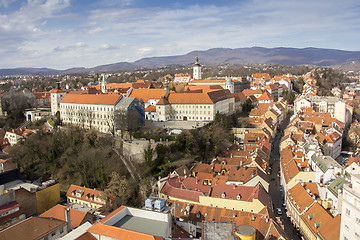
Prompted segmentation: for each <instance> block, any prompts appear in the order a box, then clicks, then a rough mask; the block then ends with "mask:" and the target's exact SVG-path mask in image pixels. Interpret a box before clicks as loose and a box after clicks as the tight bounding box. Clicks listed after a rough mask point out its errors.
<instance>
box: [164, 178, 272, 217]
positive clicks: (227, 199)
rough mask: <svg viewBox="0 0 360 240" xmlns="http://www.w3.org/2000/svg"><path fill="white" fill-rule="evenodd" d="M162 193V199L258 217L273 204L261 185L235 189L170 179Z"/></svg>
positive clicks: (194, 181)
mask: <svg viewBox="0 0 360 240" xmlns="http://www.w3.org/2000/svg"><path fill="white" fill-rule="evenodd" d="M159 184H160V183H159ZM158 189H159V197H161V198H165V199H170V200H179V201H184V202H188V203H190V204H191V203H194V204H200V205H204V206H215V207H220V208H230V209H236V210H240V209H241V210H242V211H247V212H254V213H258V212H260V211H261V210H262V209H263V208H265V207H268V206H270V205H269V204H270V202H271V200H270V197H269V195H268V193H267V192H266V190H265V189H264V188H263V187H262V186H261V184H258V185H256V187H247V186H236V185H232V186H231V185H226V184H220V183H217V182H216V181H215V183H213V184H211V185H210V186H209V185H208V182H206V181H204V180H203V179H198V178H193V177H187V178H183V177H170V179H168V180H167V181H166V183H165V184H164V185H163V187H159V188H158Z"/></svg>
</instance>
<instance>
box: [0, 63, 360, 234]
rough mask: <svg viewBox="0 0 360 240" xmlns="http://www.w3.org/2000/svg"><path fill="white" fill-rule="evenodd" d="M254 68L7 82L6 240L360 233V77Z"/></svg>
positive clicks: (1, 230) (1, 201) (1, 200)
mask: <svg viewBox="0 0 360 240" xmlns="http://www.w3.org/2000/svg"><path fill="white" fill-rule="evenodd" d="M250 68H251V67H247V68H246V69H245V70H244V71H243V72H246V73H249V74H247V75H236V76H234V75H230V74H234V73H236V71H234V70H232V69H229V68H225V67H224V68H220V70H219V69H218V70H219V71H218V72H217V73H219V72H221V74H219V75H221V76H219V75H216V74H214V75H213V76H212V75H211V74H213V73H214V72H215V70H213V69H206V68H205V69H204V66H202V64H201V62H200V61H199V59H198V58H196V61H195V63H194V64H193V66H192V68H191V71H189V69H180V68H178V69H176V70H174V71H173V73H168V72H166V71H164V70H163V69H159V70H149V71H147V70H139V71H135V72H122V73H95V72H92V73H89V74H88V75H86V76H85V75H83V76H77V77H76V76H71V75H59V76H48V77H46V78H36V77H34V76H21V77H19V76H7V77H4V78H3V79H2V82H1V86H2V89H3V92H2V93H1V94H0V99H1V105H2V108H1V111H0V117H1V119H0V124H1V127H2V128H1V129H0V133H1V134H0V138H1V139H0V148H1V158H2V159H1V169H0V170H1V171H0V172H1V173H0V209H1V210H0V212H1V215H0V239H81V240H93V239H204V240H206V239H225V240H227V239H229V240H232V239H234V240H235V239H254V240H255V239H324V240H325V239H326V240H332V239H334V240H335V239H345V240H346V239H348V240H350V239H357V238H360V232H359V230H358V225H359V224H360V204H359V203H360V190H359V189H360V155H359V154H358V150H359V146H360V125H359V122H358V121H360V117H359V116H360V112H359V108H358V104H359V100H360V94H359V91H360V87H359V86H358V84H357V82H358V81H359V76H356V75H354V74H350V75H349V76H347V75H346V74H343V73H340V72H338V71H337V70H333V69H331V68H315V67H313V68H308V67H306V68H300V69H301V71H300V70H299V68H297V69H296V71H297V73H295V72H288V73H283V71H284V70H283V69H285V68H284V67H281V68H282V69H281V70H279V69H280V67H276V66H275V67H274V66H267V67H265V66H264V67H261V68H258V67H257V68H255V69H256V72H254V73H251V74H250V72H249V69H250ZM289 69H291V68H289ZM261 70H262V71H261ZM267 70H268V72H270V73H267ZM277 71H279V72H281V74H276V72H277ZM299 72H301V73H299ZM227 74H229V75H227ZM205 75H206V77H204V76H205ZM223 75H224V76H223ZM140 76H141V77H142V78H143V79H140ZM156 78H157V79H156ZM40 79H41V80H40Z"/></svg>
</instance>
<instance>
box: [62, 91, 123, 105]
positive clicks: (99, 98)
mask: <svg viewBox="0 0 360 240" xmlns="http://www.w3.org/2000/svg"><path fill="white" fill-rule="evenodd" d="M121 98H122V96H121V95H118V94H80V95H77V94H66V95H65V97H64V98H63V99H62V100H61V101H60V102H61V103H82V104H104V105H115V104H116V103H117V102H118V101H119V100H120V99H121Z"/></svg>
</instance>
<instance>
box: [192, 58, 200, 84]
mask: <svg viewBox="0 0 360 240" xmlns="http://www.w3.org/2000/svg"><path fill="white" fill-rule="evenodd" d="M193 78H194V79H195V80H199V79H201V65H200V63H199V58H198V57H196V62H195V64H194V66H193Z"/></svg>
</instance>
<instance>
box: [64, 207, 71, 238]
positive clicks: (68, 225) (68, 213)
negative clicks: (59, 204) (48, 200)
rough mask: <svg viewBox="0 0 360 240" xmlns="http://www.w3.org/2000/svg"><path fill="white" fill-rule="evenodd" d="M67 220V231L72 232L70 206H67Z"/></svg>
mask: <svg viewBox="0 0 360 240" xmlns="http://www.w3.org/2000/svg"><path fill="white" fill-rule="evenodd" d="M65 222H66V223H67V232H70V231H71V218H70V208H65Z"/></svg>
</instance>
